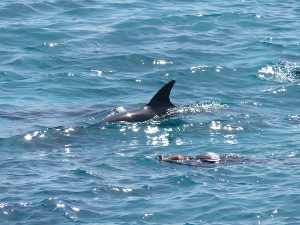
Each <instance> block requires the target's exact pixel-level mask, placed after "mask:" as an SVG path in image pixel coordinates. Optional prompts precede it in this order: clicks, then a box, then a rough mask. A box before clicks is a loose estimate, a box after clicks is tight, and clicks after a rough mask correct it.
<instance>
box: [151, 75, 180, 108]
mask: <svg viewBox="0 0 300 225" xmlns="http://www.w3.org/2000/svg"><path fill="white" fill-rule="evenodd" d="M175 82H176V81H175V80H172V81H170V82H169V83H167V84H166V85H165V86H163V87H162V88H161V89H160V90H159V91H158V92H157V93H156V94H155V95H154V96H153V98H152V99H151V100H150V102H148V103H147V104H146V106H165V107H175V105H173V104H172V102H171V101H170V93H171V90H172V87H173V85H174V84H175Z"/></svg>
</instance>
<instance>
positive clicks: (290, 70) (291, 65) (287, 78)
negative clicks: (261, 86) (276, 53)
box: [257, 60, 300, 83]
mask: <svg viewBox="0 0 300 225" xmlns="http://www.w3.org/2000/svg"><path fill="white" fill-rule="evenodd" d="M299 70H300V63H298V62H289V61H285V60H277V62H276V64H275V65H267V66H265V67H263V68H261V69H260V70H259V71H258V72H259V74H258V75H257V77H258V78H259V79H261V80H266V81H271V82H279V83H289V82H293V81H295V80H296V79H299V75H298V74H297V71H299Z"/></svg>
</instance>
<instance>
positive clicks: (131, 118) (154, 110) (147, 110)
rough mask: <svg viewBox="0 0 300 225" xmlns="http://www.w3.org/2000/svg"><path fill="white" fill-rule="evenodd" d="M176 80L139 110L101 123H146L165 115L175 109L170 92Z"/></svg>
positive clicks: (121, 114)
mask: <svg viewBox="0 0 300 225" xmlns="http://www.w3.org/2000/svg"><path fill="white" fill-rule="evenodd" d="M174 83H175V80H172V81H170V82H169V83H167V84H166V85H165V86H163V87H162V88H161V89H160V90H159V91H158V92H157V93H156V94H155V95H154V97H153V98H152V99H151V100H150V102H149V103H147V104H146V105H145V106H143V107H142V108H139V109H135V110H131V111H127V112H122V113H117V114H115V115H112V116H110V117H108V118H106V119H103V120H101V121H100V122H99V123H115V122H144V121H147V120H150V119H153V118H154V117H155V116H161V115H164V114H165V113H166V112H167V111H168V109H171V108H175V107H176V106H175V105H173V104H172V103H171V101H170V92H171V90H172V88H173V85H174Z"/></svg>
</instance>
